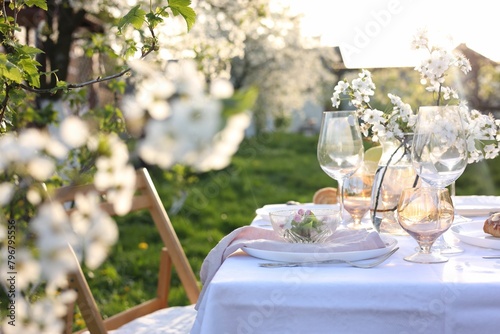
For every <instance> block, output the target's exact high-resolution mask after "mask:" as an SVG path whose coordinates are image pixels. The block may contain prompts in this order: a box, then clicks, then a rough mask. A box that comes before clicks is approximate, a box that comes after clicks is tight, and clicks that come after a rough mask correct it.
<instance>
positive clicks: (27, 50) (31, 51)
mask: <svg viewBox="0 0 500 334" xmlns="http://www.w3.org/2000/svg"><path fill="white" fill-rule="evenodd" d="M19 52H20V53H22V54H25V55H27V56H36V55H37V54H39V53H43V51H42V50H40V49H39V48H35V47H33V46H29V45H23V46H22V47H21V48H20V49H19Z"/></svg>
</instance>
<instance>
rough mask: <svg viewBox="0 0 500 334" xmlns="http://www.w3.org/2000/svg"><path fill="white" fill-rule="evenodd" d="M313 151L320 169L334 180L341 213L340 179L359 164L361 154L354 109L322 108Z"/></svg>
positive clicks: (341, 181)
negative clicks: (315, 153)
mask: <svg viewBox="0 0 500 334" xmlns="http://www.w3.org/2000/svg"><path fill="white" fill-rule="evenodd" d="M317 153H318V161H319V165H320V166H321V169H323V171H324V172H325V173H326V174H327V175H328V176H330V177H331V178H333V179H335V180H337V183H338V189H339V190H340V193H341V195H340V211H341V213H342V214H343V213H344V204H343V202H344V199H343V197H344V196H343V186H342V185H343V181H344V179H345V178H347V177H348V176H350V175H352V174H353V173H354V172H355V171H356V170H357V169H358V168H359V166H360V165H361V163H362V162H363V154H364V149H363V141H362V138H361V131H360V128H359V121H358V118H357V117H356V114H355V111H325V112H323V116H322V119H321V129H320V132H319V140H318V151H317Z"/></svg>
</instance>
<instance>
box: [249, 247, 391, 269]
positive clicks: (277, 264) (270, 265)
mask: <svg viewBox="0 0 500 334" xmlns="http://www.w3.org/2000/svg"><path fill="white" fill-rule="evenodd" d="M398 249H399V247H395V248H394V249H393V250H391V251H390V252H388V253H386V254H384V255H381V256H380V257H377V258H376V260H375V261H373V262H369V263H356V262H352V261H348V260H341V259H330V260H322V261H304V262H265V263H259V267H264V268H283V267H302V266H310V265H317V264H332V263H347V264H349V265H350V266H352V267H356V268H363V269H368V268H373V267H376V266H378V265H379V264H381V263H383V262H384V261H385V260H387V259H388V258H390V257H391V256H392V254H394V253H396V251H397V250H398Z"/></svg>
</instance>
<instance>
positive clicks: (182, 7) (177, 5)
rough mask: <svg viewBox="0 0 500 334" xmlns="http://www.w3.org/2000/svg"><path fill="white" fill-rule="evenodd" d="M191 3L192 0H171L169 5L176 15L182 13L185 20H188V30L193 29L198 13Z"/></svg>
mask: <svg viewBox="0 0 500 334" xmlns="http://www.w3.org/2000/svg"><path fill="white" fill-rule="evenodd" d="M189 5H191V0H169V1H168V6H169V7H170V9H171V10H172V13H173V14H174V16H177V15H179V14H180V15H182V17H183V18H184V20H186V24H187V29H188V31H189V30H191V28H192V27H193V25H194V23H195V22H196V13H195V11H194V10H193V8H191V7H189Z"/></svg>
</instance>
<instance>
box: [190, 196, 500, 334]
mask: <svg viewBox="0 0 500 334" xmlns="http://www.w3.org/2000/svg"><path fill="white" fill-rule="evenodd" d="M453 200H454V203H455V209H456V219H455V222H454V223H453V225H452V227H451V228H450V229H449V230H448V231H447V232H446V233H445V239H446V240H447V241H448V242H449V243H452V244H454V245H456V246H459V247H460V248H461V249H462V250H463V251H462V252H460V253H457V254H450V255H447V257H448V261H447V262H444V263H432V264H422V263H412V262H408V261H405V260H404V257H405V256H408V255H411V254H413V253H415V251H416V246H417V243H416V241H415V239H413V238H412V237H410V236H408V235H390V234H383V233H380V236H381V237H382V239H383V240H384V242H385V243H386V246H385V248H386V249H383V250H382V251H380V250H378V251H377V252H379V253H380V252H388V251H389V250H391V249H395V248H398V249H397V251H396V252H395V253H394V254H393V255H392V256H391V257H389V258H388V259H387V260H386V261H384V262H383V263H381V264H379V265H378V266H376V267H373V268H358V267H354V266H352V265H351V264H349V263H332V264H315V263H313V264H309V265H300V266H296V267H276V268H275V267H262V266H261V264H262V263H273V262H276V261H275V260H277V259H276V258H275V257H273V256H270V257H269V256H268V255H269V254H268V253H266V252H264V254H263V255H262V254H261V253H259V252H257V253H255V252H252V251H249V249H248V248H246V246H242V247H239V248H238V246H239V245H238V244H235V240H236V237H235V236H236V235H237V234H238V233H241V231H245V229H247V230H246V231H247V232H248V231H249V230H248V229H251V231H252V233H254V232H255V231H257V234H259V233H260V232H262V233H263V234H262V235H266V233H270V232H272V231H271V227H270V222H269V217H266V213H267V212H269V211H270V210H271V209H269V210H268V211H266V207H267V208H272V209H275V208H278V207H279V206H280V205H279V204H278V205H274V204H273V205H268V206H264V207H262V208H260V211H259V210H257V212H256V216H255V217H254V218H253V219H252V218H251V217H249V226H246V227H242V230H241V231H238V232H235V233H234V234H233V235H228V236H227V237H226V238H225V240H224V239H223V240H221V242H219V244H218V245H217V246H216V247H214V249H213V250H212V252H211V254H209V255H208V256H207V259H205V262H204V267H202V271H203V270H205V273H203V272H202V281H203V283H204V286H203V290H202V294H201V296H200V299H199V300H198V303H197V305H196V308H197V317H196V320H195V323H194V326H193V328H192V331H191V333H192V334H197V333H202V334H215V333H216V334H226V333H227V334H240V333H241V334H249V333H279V334H286V333H357V334H362V333H370V334H374V333H384V334H405V333H449V334H460V333H477V334H479V333H481V334H483V333H498V332H499V331H500V238H495V237H493V236H489V235H485V234H484V232H482V226H483V223H484V221H485V219H486V218H487V217H488V216H489V215H490V214H491V212H495V211H500V197H498V196H455V197H454V199H453ZM282 206H284V205H282ZM364 224H365V226H367V227H368V229H367V230H366V231H365V232H366V233H378V232H376V231H374V230H372V231H371V230H370V229H369V227H370V223H369V218H365V221H364ZM257 237H262V236H257ZM231 245H235V247H236V248H235V249H232V248H230V247H231ZM248 247H251V246H248ZM224 251H228V252H229V253H230V254H226V255H225V256H222V255H221V254H223V253H224ZM363 252H364V253H363ZM370 252H373V250H371V251H369V250H368V251H367V250H360V251H357V252H351V253H353V254H355V256H358V258H359V259H361V260H357V259H355V260H357V261H356V262H355V263H365V262H369V261H373V260H367V259H364V258H362V257H359V254H367V256H366V257H370V256H369V255H377V256H378V255H379V253H377V254H373V253H370ZM249 253H251V254H253V256H252V255H250V254H249ZM271 254H274V253H272V252H271ZM302 255H303V254H302ZM280 256H282V257H283V259H281V258H278V260H284V261H291V260H293V259H294V258H295V256H296V254H287V253H285V254H281V255H280ZM287 256H288V257H287ZM323 256H325V255H324V254H323ZM331 256H332V257H333V258H335V257H337V256H340V257H342V253H338V254H331ZM269 258H271V259H269ZM214 259H215V261H214ZM273 260H274V261H273Z"/></svg>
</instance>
